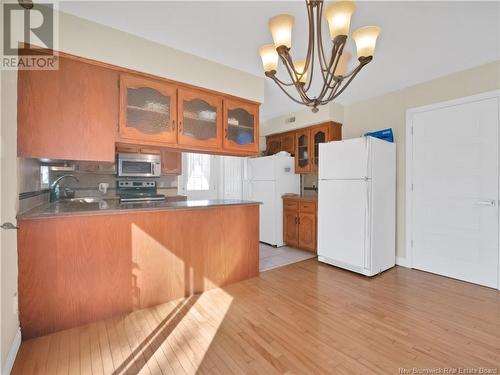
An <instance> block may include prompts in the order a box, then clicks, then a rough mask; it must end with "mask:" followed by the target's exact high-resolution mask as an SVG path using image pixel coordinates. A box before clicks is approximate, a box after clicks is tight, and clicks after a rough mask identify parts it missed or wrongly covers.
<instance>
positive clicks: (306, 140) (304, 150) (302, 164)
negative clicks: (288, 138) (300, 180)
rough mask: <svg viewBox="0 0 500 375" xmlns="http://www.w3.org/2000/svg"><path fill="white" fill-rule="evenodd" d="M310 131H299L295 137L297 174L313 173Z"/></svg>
mask: <svg viewBox="0 0 500 375" xmlns="http://www.w3.org/2000/svg"><path fill="white" fill-rule="evenodd" d="M310 135H311V132H310V131H309V130H304V131H298V132H297V133H296V135H295V173H307V172H310V171H311V152H310V146H311V141H310Z"/></svg>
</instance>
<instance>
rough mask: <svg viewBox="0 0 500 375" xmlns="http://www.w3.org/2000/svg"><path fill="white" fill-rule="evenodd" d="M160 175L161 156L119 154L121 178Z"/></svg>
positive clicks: (119, 173)
mask: <svg viewBox="0 0 500 375" xmlns="http://www.w3.org/2000/svg"><path fill="white" fill-rule="evenodd" d="M160 173H161V167H160V156H159V155H143V154H138V155H137V154H118V176H119V177H158V176H159V175H160Z"/></svg>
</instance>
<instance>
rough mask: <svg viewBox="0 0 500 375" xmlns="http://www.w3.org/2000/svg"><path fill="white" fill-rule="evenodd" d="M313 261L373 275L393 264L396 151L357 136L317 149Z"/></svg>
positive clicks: (372, 139) (384, 144)
mask: <svg viewBox="0 0 500 375" xmlns="http://www.w3.org/2000/svg"><path fill="white" fill-rule="evenodd" d="M319 156H320V160H321V162H320V165H319V182H318V183H319V186H318V188H319V191H318V260H320V261H322V262H325V263H329V264H332V265H335V266H338V267H342V268H346V269H348V270H351V271H354V272H358V273H361V274H364V275H367V276H373V275H375V274H377V273H379V272H381V271H384V270H386V269H388V268H390V267H393V266H394V264H395V260H396V253H395V251H396V250H395V242H396V229H395V227H396V147H395V144H394V143H389V142H386V141H382V140H380V139H376V138H372V137H362V138H356V139H350V140H344V141H338V142H330V143H325V144H320V145H319Z"/></svg>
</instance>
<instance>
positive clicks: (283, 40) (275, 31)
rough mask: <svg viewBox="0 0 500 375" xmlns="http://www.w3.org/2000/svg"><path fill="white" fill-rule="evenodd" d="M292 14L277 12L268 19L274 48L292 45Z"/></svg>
mask: <svg viewBox="0 0 500 375" xmlns="http://www.w3.org/2000/svg"><path fill="white" fill-rule="evenodd" d="M293 23H294V18H293V16H290V15H288V14H279V15H277V16H275V17H273V18H271V19H270V20H269V30H270V31H271V34H272V35H273V41H274V46H275V47H276V48H278V47H281V46H285V47H287V48H290V47H292V26H293Z"/></svg>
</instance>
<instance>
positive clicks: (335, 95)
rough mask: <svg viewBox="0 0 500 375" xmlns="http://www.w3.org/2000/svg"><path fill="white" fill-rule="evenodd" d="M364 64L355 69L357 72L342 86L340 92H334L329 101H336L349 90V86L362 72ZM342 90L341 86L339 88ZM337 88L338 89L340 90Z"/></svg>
mask: <svg viewBox="0 0 500 375" xmlns="http://www.w3.org/2000/svg"><path fill="white" fill-rule="evenodd" d="M363 66H364V65H363V64H360V65H359V66H358V68H357V69H355V71H354V72H353V74H352V75H351V77H350V78H349V79H348V80H347V82H346V83H345V84H344V86H342V88H341V89H340V90H338V91H337V90H335V91H337V92H335V91H333V92H332V95H330V97H329V98H328V101H332V100H333V99H335V98H336V97H338V96H339V95H340V94H342V93H343V92H344V90H345V89H346V88H347V86H349V84H350V83H351V82H352V80H353V79H354V77H356V75H357V74H358V73H359V72H360V71H361V69H362V68H363ZM338 88H340V85H339V87H338ZM338 88H337V89H338ZM328 101H326V102H325V103H324V104H326V103H328Z"/></svg>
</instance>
